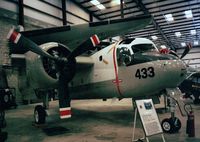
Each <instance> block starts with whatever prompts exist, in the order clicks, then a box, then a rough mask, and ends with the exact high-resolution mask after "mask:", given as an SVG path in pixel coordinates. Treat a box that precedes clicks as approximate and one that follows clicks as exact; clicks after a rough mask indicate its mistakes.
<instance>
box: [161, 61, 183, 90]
mask: <svg viewBox="0 0 200 142" xmlns="http://www.w3.org/2000/svg"><path fill="white" fill-rule="evenodd" d="M163 66H164V67H163V68H164V71H165V72H166V74H165V75H166V83H167V84H168V86H169V87H176V86H178V85H179V84H180V83H181V82H182V81H183V80H184V79H185V78H186V74H187V66H186V64H185V63H184V62H183V61H182V60H180V59H178V60H166V61H165V63H164V64H163Z"/></svg>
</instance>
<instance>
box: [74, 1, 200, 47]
mask: <svg viewBox="0 0 200 142" xmlns="http://www.w3.org/2000/svg"><path fill="white" fill-rule="evenodd" d="M73 1H74V2H75V3H76V4H78V5H79V6H80V7H82V8H84V9H85V10H86V11H88V12H90V13H91V14H92V15H93V16H94V17H96V18H98V19H99V20H108V19H118V18H123V17H124V18H126V17H131V16H139V15H144V14H151V15H152V16H153V22H152V24H151V25H149V26H148V27H146V28H145V29H143V30H140V31H137V32H133V33H130V34H128V35H127V36H130V37H147V38H150V39H152V36H153V37H154V38H156V39H153V40H154V42H155V43H156V44H157V45H158V47H160V46H163V45H165V46H167V47H170V48H172V49H175V50H176V49H180V48H184V47H185V46H186V44H188V43H191V44H192V45H193V47H197V46H199V44H200V43H199V42H200V41H199V39H200V0H173V1H172V0H99V1H98V2H99V4H97V5H101V4H102V5H103V7H100V8H98V7H97V6H95V5H94V4H92V3H91V0H73ZM121 1H122V2H123V4H121V3H120V2H121ZM102 5H101V6H102ZM122 8H123V10H121V9H122ZM185 13H188V14H192V15H187V16H189V18H187V17H186V14H185ZM168 16H172V17H169V18H170V19H169V21H167V20H166V18H167V17H168ZM170 20H171V21H170ZM175 34H177V35H175Z"/></svg>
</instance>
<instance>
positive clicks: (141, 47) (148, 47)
mask: <svg viewBox="0 0 200 142" xmlns="http://www.w3.org/2000/svg"><path fill="white" fill-rule="evenodd" d="M131 48H132V50H133V52H134V53H137V52H146V51H155V50H156V49H155V47H154V45H153V44H137V45H132V46H131Z"/></svg>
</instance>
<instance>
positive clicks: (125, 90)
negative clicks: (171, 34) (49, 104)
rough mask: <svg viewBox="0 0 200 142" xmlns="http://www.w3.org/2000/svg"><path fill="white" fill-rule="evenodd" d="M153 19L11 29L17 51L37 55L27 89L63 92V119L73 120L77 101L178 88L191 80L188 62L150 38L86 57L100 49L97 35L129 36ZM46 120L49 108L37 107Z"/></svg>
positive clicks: (29, 69)
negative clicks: (164, 51)
mask: <svg viewBox="0 0 200 142" xmlns="http://www.w3.org/2000/svg"><path fill="white" fill-rule="evenodd" d="M149 20H150V17H149V16H146V17H145V16H144V17H139V18H136V17H134V18H128V19H120V20H111V21H103V22H97V23H90V24H89V25H88V24H84V25H77V26H73V27H69V26H67V27H61V28H58V29H55V28H52V29H44V30H36V31H30V32H22V33H18V32H16V31H14V30H11V31H10V32H9V34H8V39H9V40H10V41H11V42H13V43H15V47H16V48H15V49H16V50H18V49H19V48H22V49H23V51H24V52H27V51H28V50H30V51H32V52H30V51H29V52H27V53H25V54H26V59H27V72H26V73H27V76H26V77H27V81H28V82H26V84H24V85H23V86H22V88H24V89H25V88H31V89H38V88H40V89H47V88H58V94H59V106H60V117H61V118H69V117H71V107H70V101H71V99H107V98H114V97H117V98H119V99H123V98H133V99H136V98H145V97H148V96H152V95H155V94H159V93H160V92H161V91H163V90H165V89H166V88H175V87H177V86H178V84H180V83H181V82H182V81H183V80H184V78H185V76H186V66H185V63H183V62H182V61H181V60H180V59H179V58H178V57H176V56H174V55H170V54H161V53H160V52H159V51H158V49H157V48H156V46H155V44H154V43H153V42H151V41H150V40H148V39H143V38H136V39H125V40H122V41H120V42H117V43H114V44H111V45H109V46H107V47H105V48H103V49H101V50H99V51H96V53H94V54H92V55H90V56H80V55H81V54H83V53H85V52H87V51H89V50H92V49H93V50H94V49H95V48H96V47H97V46H98V45H100V40H99V38H98V36H97V35H100V36H99V37H100V39H104V38H108V37H112V36H115V35H123V34H125V33H127V32H129V31H133V30H137V29H139V28H142V27H144V26H145V25H146V24H147V23H148V22H149ZM66 28H67V29H66ZM59 29H60V30H59ZM63 29H64V30H63ZM57 30H58V31H57ZM66 30H67V31H66ZM47 31H48V32H49V33H48V34H47V33H46V34H45V32H47ZM93 34H97V35H93ZM27 37H28V38H27ZM80 42H81V44H80ZM38 44H42V45H40V46H38ZM68 45H69V47H70V48H71V49H73V50H72V51H70V49H69V48H68V47H67V46H68ZM74 47H75V48H74ZM33 52H34V53H33ZM22 90H23V89H22ZM69 92H70V93H69ZM45 116H46V112H45V109H44V108H43V107H42V106H36V107H35V122H36V123H37V124H41V123H44V122H45Z"/></svg>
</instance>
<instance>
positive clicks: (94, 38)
mask: <svg viewBox="0 0 200 142" xmlns="http://www.w3.org/2000/svg"><path fill="white" fill-rule="evenodd" d="M90 40H91V41H92V45H93V46H94V47H95V46H96V45H98V44H99V43H100V40H99V38H98V36H97V35H93V36H92V37H90Z"/></svg>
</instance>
